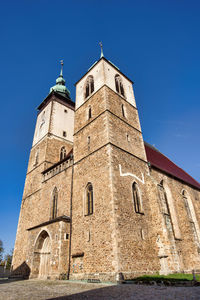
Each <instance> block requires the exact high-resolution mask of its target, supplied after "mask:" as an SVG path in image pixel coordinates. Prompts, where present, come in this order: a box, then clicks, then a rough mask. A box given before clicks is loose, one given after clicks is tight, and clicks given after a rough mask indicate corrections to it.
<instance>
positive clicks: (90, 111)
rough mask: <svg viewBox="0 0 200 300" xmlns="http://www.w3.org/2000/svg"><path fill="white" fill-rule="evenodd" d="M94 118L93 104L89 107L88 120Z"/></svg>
mask: <svg viewBox="0 0 200 300" xmlns="http://www.w3.org/2000/svg"><path fill="white" fill-rule="evenodd" d="M91 118H92V109H91V106H90V107H89V109H88V120H89V119H91Z"/></svg>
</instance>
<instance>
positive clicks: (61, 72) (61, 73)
mask: <svg viewBox="0 0 200 300" xmlns="http://www.w3.org/2000/svg"><path fill="white" fill-rule="evenodd" d="M60 64H61V71H60V76H61V77H63V65H64V62H63V59H61V61H60Z"/></svg>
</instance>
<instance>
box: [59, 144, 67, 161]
mask: <svg viewBox="0 0 200 300" xmlns="http://www.w3.org/2000/svg"><path fill="white" fill-rule="evenodd" d="M65 157H66V149H65V147H62V148H61V149H60V160H62V159H64V158H65Z"/></svg>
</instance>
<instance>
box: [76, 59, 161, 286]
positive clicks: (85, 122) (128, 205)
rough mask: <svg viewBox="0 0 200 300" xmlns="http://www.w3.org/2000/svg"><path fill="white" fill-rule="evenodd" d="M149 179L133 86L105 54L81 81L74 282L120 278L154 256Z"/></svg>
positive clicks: (77, 120) (78, 122)
mask: <svg viewBox="0 0 200 300" xmlns="http://www.w3.org/2000/svg"><path fill="white" fill-rule="evenodd" d="M148 176H149V168H148V164H147V158H146V153H145V148H144V142H143V137H142V132H141V127H140V121H139V117H138V110H137V107H136V103H135V98H134V92H133V87H132V81H131V80H130V79H129V78H128V77H127V76H125V75H124V74H123V73H122V72H121V71H120V70H119V68H118V67H116V66H115V65H114V64H113V63H112V62H110V61H109V60H107V59H106V58H105V57H104V56H103V54H102V55H101V58H100V60H99V61H97V62H96V63H95V64H94V65H93V66H92V67H91V68H90V69H89V70H88V72H87V73H86V74H85V75H84V76H83V77H82V78H81V79H80V80H79V81H78V82H77V83H76V111H75V128H74V191H73V214H72V257H71V260H72V262H71V278H77V279H79V278H99V279H101V280H116V279H117V278H118V276H119V274H120V273H121V272H123V274H127V276H128V275H129V274H130V276H131V275H133V273H134V272H135V271H140V270H141V268H142V267H143V265H144V266H145V263H146V261H147V260H148V259H149V257H147V255H145V257H146V258H145V257H144V258H142V257H141V256H142V255H143V254H144V253H145V252H146V253H147V252H148V256H152V257H153V252H154V250H155V246H154V245H153V244H152V245H151V242H150V244H149V241H148V243H147V242H146V243H145V241H142V240H143V239H144V235H145V234H146V232H147V228H148V218H146V217H144V214H145V212H146V213H147V211H149V200H148V198H147V193H146V190H145V189H146V187H145V184H144V183H145V182H146V178H147V177H148ZM138 247H139V248H140V249H141V251H138ZM136 249H137V250H136ZM149 249H151V250H149ZM152 261H153V258H152V260H151V262H152ZM151 265H152V266H153V262H152V264H151ZM155 268H156V266H155Z"/></svg>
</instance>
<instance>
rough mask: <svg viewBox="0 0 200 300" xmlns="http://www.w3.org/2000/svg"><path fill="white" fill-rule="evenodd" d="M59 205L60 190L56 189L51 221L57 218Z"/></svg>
mask: <svg viewBox="0 0 200 300" xmlns="http://www.w3.org/2000/svg"><path fill="white" fill-rule="evenodd" d="M57 205H58V190H57V188H56V187H55V188H54V190H53V197H52V208H51V219H55V218H56V217H57Z"/></svg>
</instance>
